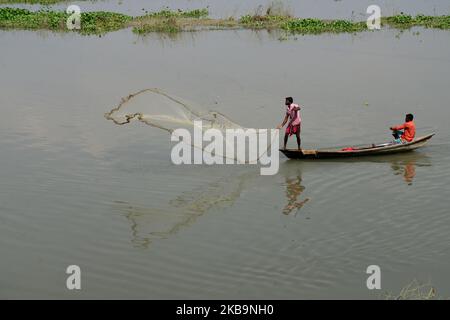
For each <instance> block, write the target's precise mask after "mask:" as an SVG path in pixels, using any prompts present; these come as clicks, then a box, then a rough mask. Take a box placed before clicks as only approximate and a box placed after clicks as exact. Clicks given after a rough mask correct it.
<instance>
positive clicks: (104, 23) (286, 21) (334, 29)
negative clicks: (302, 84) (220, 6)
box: [0, 0, 450, 35]
mask: <svg viewBox="0 0 450 320" xmlns="http://www.w3.org/2000/svg"><path fill="white" fill-rule="evenodd" d="M0 1H1V0H0ZM279 12H280V11H279V10H278V11H276V10H269V11H267V12H266V13H265V14H263V15H261V14H254V15H245V16H242V17H241V18H240V19H212V18H208V10H207V9H196V10H191V11H183V10H176V11H171V10H166V9H165V10H161V11H158V12H152V13H146V14H145V15H143V16H138V17H131V16H128V15H124V14H120V13H114V12H103V11H96V12H82V13H81V29H80V30H74V31H77V32H79V33H81V34H86V35H88V34H104V33H107V32H111V31H116V30H120V29H125V28H132V30H133V32H134V33H137V34H146V33H149V32H162V33H176V32H180V31H189V30H198V29H207V30H211V29H222V30H224V29H237V28H241V29H268V30H270V29H280V30H285V31H286V33H289V34H320V33H356V32H362V31H365V30H367V25H366V22H365V21H360V22H357V21H349V20H321V19H311V18H306V19H300V18H292V17H291V16H290V15H288V14H285V15H283V14H281V15H280V14H279ZM275 13H277V14H275ZM68 18H69V15H68V14H66V13H65V12H63V11H51V10H50V9H41V10H39V11H29V10H27V9H19V8H8V7H6V8H0V29H30V30H52V31H60V32H68V31H70V30H69V29H68V28H67V19H68ZM382 23H383V25H385V26H386V25H387V26H390V27H391V28H396V29H399V30H400V31H401V30H404V29H407V28H410V27H413V26H421V27H425V28H435V29H450V16H425V15H417V16H415V17H413V16H410V15H405V14H400V15H397V16H392V17H385V18H383V19H382Z"/></svg>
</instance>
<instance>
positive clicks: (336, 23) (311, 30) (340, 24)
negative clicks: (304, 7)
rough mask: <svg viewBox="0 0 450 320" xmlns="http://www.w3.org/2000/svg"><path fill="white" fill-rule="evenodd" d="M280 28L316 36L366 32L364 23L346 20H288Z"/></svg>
mask: <svg viewBox="0 0 450 320" xmlns="http://www.w3.org/2000/svg"><path fill="white" fill-rule="evenodd" d="M281 28H282V29H284V30H287V31H289V32H292V33H301V34H318V33H324V32H331V33H332V32H335V33H338V32H360V31H363V30H367V26H366V24H365V22H352V21H347V20H320V19H311V18H307V19H290V20H288V21H285V22H284V23H283V24H281Z"/></svg>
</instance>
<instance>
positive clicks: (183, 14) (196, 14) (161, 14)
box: [143, 9, 209, 18]
mask: <svg viewBox="0 0 450 320" xmlns="http://www.w3.org/2000/svg"><path fill="white" fill-rule="evenodd" d="M208 15H209V11H208V9H195V10H189V11H183V10H176V11H172V10H168V9H164V10H161V11H158V12H151V13H148V14H146V15H145V16H143V18H145V17H150V18H171V17H175V18H204V17H207V16H208Z"/></svg>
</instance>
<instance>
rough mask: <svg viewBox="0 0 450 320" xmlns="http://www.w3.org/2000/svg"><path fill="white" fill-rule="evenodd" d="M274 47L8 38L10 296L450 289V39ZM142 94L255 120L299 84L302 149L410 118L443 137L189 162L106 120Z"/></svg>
mask: <svg viewBox="0 0 450 320" xmlns="http://www.w3.org/2000/svg"><path fill="white" fill-rule="evenodd" d="M342 3H343V4H345V2H342ZM436 3H437V4H439V3H440V4H442V3H443V2H442V1H441V2H439V1H436ZM417 31H418V32H419V34H417V33H416V32H417ZM278 38H279V35H278V34H277V33H267V32H266V31H261V32H253V31H245V30H241V31H210V32H195V33H184V34H181V35H179V36H176V37H173V38H169V37H166V36H161V35H150V36H148V37H145V38H138V37H137V36H135V35H133V34H132V32H131V31H130V30H122V31H118V32H115V33H111V34H107V35H106V36H103V37H101V38H99V37H94V36H92V37H84V36H80V35H76V34H64V35H61V34H53V33H47V32H43V33H42V32H38V33H37V32H24V31H0V46H1V59H0V112H1V114H2V117H0V136H1V139H0V150H1V151H0V152H1V156H0V256H1V260H0V261H1V263H0V297H1V298H67V299H77V298H192V299H195V298H267V299H275V298H286V299H309V298H325V299H328V298H345V299H350V298H356V299H359V298H369V299H378V298H380V295H381V294H382V292H384V291H389V292H393V293H398V292H399V291H400V289H401V288H402V287H404V286H405V285H407V284H409V283H410V282H412V281H413V280H414V279H418V280H419V281H422V282H430V283H431V284H433V286H434V287H435V288H436V290H437V292H438V294H440V295H442V296H449V295H450V278H449V277H448V270H450V268H449V267H450V251H449V250H448V243H450V216H449V211H448V205H449V200H448V195H449V194H450V186H449V177H450V174H449V173H450V164H449V162H450V147H449V144H448V141H449V138H450V129H449V126H448V119H449V116H450V111H449V110H450V109H449V108H448V103H449V101H450V90H448V88H449V84H448V79H449V75H450V33H449V32H446V31H438V30H425V29H414V30H412V31H405V32H403V33H399V31H396V30H383V31H379V32H367V33H361V34H358V35H348V34H339V35H320V36H299V37H297V38H290V39H289V40H287V41H279V40H278ZM148 87H158V88H163V89H164V90H166V91H168V92H171V93H174V94H176V95H177V96H179V97H183V98H185V99H187V100H189V101H195V102H196V103H198V104H199V105H202V106H205V107H206V108H208V107H211V106H213V107H214V108H215V109H220V111H221V112H223V113H224V114H226V115H228V116H229V117H230V118H232V119H239V123H240V124H242V125H244V126H247V127H260V128H272V127H274V126H275V125H277V124H278V123H279V122H280V121H281V120H282V117H283V112H284V108H283V105H282V102H283V98H284V97H285V96H287V95H292V96H294V98H295V99H296V101H297V102H299V103H301V104H302V105H303V110H302V117H303V132H302V137H303V145H304V147H306V148H307V147H327V146H333V145H348V144H357V143H371V142H382V141H386V140H388V139H390V138H389V130H388V127H389V126H391V125H393V124H397V123H401V122H402V120H403V118H404V114H405V113H408V112H412V113H414V114H415V116H416V123H417V126H418V135H424V134H426V133H429V132H432V131H435V132H436V133H437V135H436V136H435V137H434V138H433V139H432V140H431V142H430V143H429V145H428V146H427V147H425V148H423V149H421V150H418V151H416V152H413V153H410V154H404V155H393V156H385V157H380V158H377V157H373V158H372V157H371V158H365V159H357V160H340V161H331V160H330V161H303V162H302V161H289V160H287V159H286V158H284V157H283V156H280V169H279V172H278V174H276V175H274V176H261V175H260V174H259V167H257V166H245V165H244V166H237V165H228V166H219V165H216V166H206V165H198V166H188V165H181V166H175V165H173V164H172V163H171V161H170V150H171V147H172V146H173V145H172V143H171V142H170V137H169V135H168V134H167V133H166V132H164V131H161V130H158V129H154V128H151V127H149V126H146V125H143V124H142V123H133V124H131V125H128V126H117V125H114V124H113V123H112V122H110V121H107V120H106V119H105V118H104V116H103V114H104V113H105V112H107V111H109V110H110V109H111V108H112V107H114V106H116V105H117V104H118V102H119V101H120V99H121V98H122V97H124V96H126V95H127V94H129V93H131V92H135V91H138V90H140V89H143V88H148ZM290 143H291V145H293V144H294V142H293V141H291V142H290ZM72 264H75V265H78V266H80V268H81V270H82V290H81V291H75V292H74V291H69V290H67V289H66V286H65V283H66V282H65V281H66V277H67V275H66V273H65V270H66V268H67V266H68V265H72ZM372 264H375V265H379V266H380V268H381V272H382V290H381V291H377V290H375V291H370V290H368V289H367V287H366V279H367V277H368V275H367V274H366V268H367V266H369V265H372Z"/></svg>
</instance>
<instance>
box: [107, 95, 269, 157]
mask: <svg viewBox="0 0 450 320" xmlns="http://www.w3.org/2000/svg"><path fill="white" fill-rule="evenodd" d="M105 117H106V119H108V120H111V121H113V122H114V123H115V124H117V125H125V124H128V123H131V122H132V121H139V122H141V123H144V124H146V125H149V126H151V127H154V128H158V129H161V130H164V131H166V132H168V133H169V134H171V135H172V136H176V135H177V129H187V130H190V131H192V130H193V129H195V128H196V126H197V127H198V126H199V123H201V128H200V129H202V130H203V131H205V130H208V129H215V130H218V131H216V132H220V133H221V134H222V135H221V136H222V138H221V139H222V141H215V142H216V143H219V144H222V145H224V146H226V145H227V143H228V144H232V143H234V139H235V138H236V137H232V138H230V137H228V136H227V130H228V129H234V130H238V129H241V130H238V131H239V132H238V134H241V135H245V134H246V132H247V130H248V129H249V128H245V127H243V126H241V125H239V124H238V123H236V122H234V121H232V120H231V119H230V118H228V117H227V116H226V115H224V114H223V113H221V112H219V111H212V110H208V111H206V110H205V109H204V108H202V107H200V106H195V107H194V106H193V105H192V103H189V102H187V101H184V100H182V99H181V98H178V97H176V96H173V95H169V94H167V93H166V92H163V91H162V90H160V89H158V88H149V89H144V90H141V91H138V92H135V93H132V94H130V95H128V96H126V97H124V98H122V100H121V101H120V103H119V105H118V106H117V107H115V108H113V109H112V110H111V111H109V112H108V113H106V114H105ZM251 130H255V132H256V135H257V140H258V141H259V142H260V144H259V147H260V148H259V150H258V152H257V153H255V154H247V155H245V156H244V157H242V156H240V155H239V154H233V155H230V154H229V153H227V152H225V148H224V149H223V150H222V151H220V150H219V151H218V150H214V151H213V152H212V153H213V155H214V156H219V157H223V158H224V159H230V160H234V161H237V162H238V163H255V162H256V161H258V160H259V159H260V158H261V157H263V156H265V155H266V154H267V153H268V151H269V149H270V148H271V146H272V144H273V143H274V142H275V140H276V139H278V135H273V134H272V135H271V134H270V132H269V130H268V129H251ZM216 139H217V138H216ZM230 139H233V141H231V140H230ZM264 139H265V142H264ZM180 140H182V139H180ZM261 141H262V143H261ZM183 142H184V141H183ZM249 143H250V140H249V139H248V140H247V141H246V147H247V146H248V144H249ZM189 145H190V146H192V147H194V148H197V149H200V150H202V151H203V152H207V153H208V152H210V151H209V149H208V148H205V145H204V142H203V141H201V142H199V141H198V140H195V139H191V141H190V143H189Z"/></svg>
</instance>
